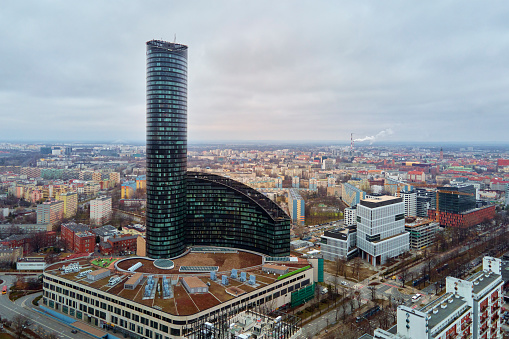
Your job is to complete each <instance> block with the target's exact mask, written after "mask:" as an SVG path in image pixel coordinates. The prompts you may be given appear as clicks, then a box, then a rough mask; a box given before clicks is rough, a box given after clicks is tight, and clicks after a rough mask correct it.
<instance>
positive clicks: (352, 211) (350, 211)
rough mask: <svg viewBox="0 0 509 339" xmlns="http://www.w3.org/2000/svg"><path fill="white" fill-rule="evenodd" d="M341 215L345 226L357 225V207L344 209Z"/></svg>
mask: <svg viewBox="0 0 509 339" xmlns="http://www.w3.org/2000/svg"><path fill="white" fill-rule="evenodd" d="M343 214H344V221H345V225H346V226H353V225H357V206H352V207H347V208H345V210H344V211H343Z"/></svg>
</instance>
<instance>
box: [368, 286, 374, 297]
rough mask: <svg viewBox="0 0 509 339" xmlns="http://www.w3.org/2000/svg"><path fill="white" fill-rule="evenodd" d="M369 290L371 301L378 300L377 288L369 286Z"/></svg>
mask: <svg viewBox="0 0 509 339" xmlns="http://www.w3.org/2000/svg"><path fill="white" fill-rule="evenodd" d="M368 290H369V292H370V296H371V301H375V299H376V286H374V285H370V286H368Z"/></svg>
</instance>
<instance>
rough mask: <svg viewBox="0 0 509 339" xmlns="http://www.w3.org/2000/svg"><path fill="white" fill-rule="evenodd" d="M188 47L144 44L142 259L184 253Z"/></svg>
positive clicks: (153, 42)
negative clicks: (144, 220) (144, 224)
mask: <svg viewBox="0 0 509 339" xmlns="http://www.w3.org/2000/svg"><path fill="white" fill-rule="evenodd" d="M186 160H187V46H185V45H180V44H175V43H170V42H165V41H160V40H151V41H148V42H147V215H146V216H147V256H148V257H150V258H172V257H175V256H177V255H179V254H181V253H183V252H184V250H185V237H184V235H185V229H184V228H185V222H186V170H187V163H186Z"/></svg>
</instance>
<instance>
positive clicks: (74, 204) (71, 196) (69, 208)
mask: <svg viewBox="0 0 509 339" xmlns="http://www.w3.org/2000/svg"><path fill="white" fill-rule="evenodd" d="M56 199H57V200H60V201H62V202H63V203H64V217H65V218H72V217H74V216H75V215H76V212H77V211H78V193H76V192H67V193H62V194H57V196H56Z"/></svg>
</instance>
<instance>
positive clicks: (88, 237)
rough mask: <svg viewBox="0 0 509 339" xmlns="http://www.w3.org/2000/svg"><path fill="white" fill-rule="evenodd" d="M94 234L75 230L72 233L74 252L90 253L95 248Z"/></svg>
mask: <svg viewBox="0 0 509 339" xmlns="http://www.w3.org/2000/svg"><path fill="white" fill-rule="evenodd" d="M95 237H96V236H95V234H94V233H92V232H88V231H84V232H75V233H74V247H73V248H72V251H73V252H74V253H92V252H94V249H95Z"/></svg>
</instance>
